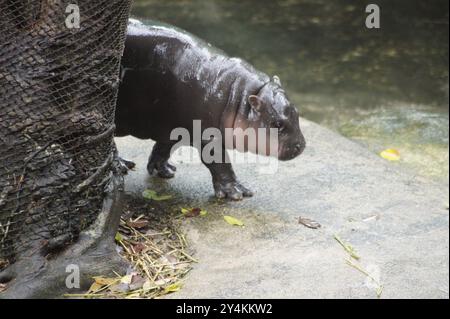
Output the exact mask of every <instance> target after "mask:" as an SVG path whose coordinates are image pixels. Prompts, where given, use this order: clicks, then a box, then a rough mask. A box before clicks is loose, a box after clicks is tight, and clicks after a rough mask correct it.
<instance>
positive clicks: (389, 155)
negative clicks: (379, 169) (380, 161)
mask: <svg viewBox="0 0 450 319" xmlns="http://www.w3.org/2000/svg"><path fill="white" fill-rule="evenodd" d="M380 156H381V157H382V158H384V159H386V160H388V161H393V162H395V161H399V160H400V152H399V151H397V150H394V149H387V150H384V151H383V152H381V153H380Z"/></svg>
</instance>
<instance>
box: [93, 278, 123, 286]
mask: <svg viewBox="0 0 450 319" xmlns="http://www.w3.org/2000/svg"><path fill="white" fill-rule="evenodd" d="M94 280H95V282H96V283H98V284H99V285H103V286H111V285H112V284H114V283H116V282H118V281H119V279H117V278H104V277H94Z"/></svg>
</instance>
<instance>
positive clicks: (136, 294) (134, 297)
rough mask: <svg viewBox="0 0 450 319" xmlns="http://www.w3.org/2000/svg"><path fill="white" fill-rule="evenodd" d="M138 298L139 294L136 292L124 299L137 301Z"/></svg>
mask: <svg viewBox="0 0 450 319" xmlns="http://www.w3.org/2000/svg"><path fill="white" fill-rule="evenodd" d="M140 297H141V294H140V293H138V292H135V293H132V294H130V295H128V296H126V297H125V299H137V298H140Z"/></svg>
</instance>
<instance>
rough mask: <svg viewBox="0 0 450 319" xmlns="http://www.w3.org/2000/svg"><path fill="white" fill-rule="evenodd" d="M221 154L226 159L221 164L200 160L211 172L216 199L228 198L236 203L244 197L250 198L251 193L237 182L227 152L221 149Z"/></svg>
mask: <svg viewBox="0 0 450 319" xmlns="http://www.w3.org/2000/svg"><path fill="white" fill-rule="evenodd" d="M222 152H223V153H222V154H224V159H226V161H222V163H214V162H213V163H207V162H205V161H204V160H203V158H202V161H203V164H204V165H205V166H206V167H207V168H208V169H209V171H210V172H211V175H212V181H213V186H214V191H215V194H216V197H217V198H219V199H224V198H229V199H231V200H236V201H239V200H242V199H243V198H244V197H252V196H253V192H252V191H251V190H249V189H248V188H246V187H245V186H243V185H242V184H241V183H239V181H238V180H237V178H236V175H235V173H234V170H233V166H232V165H231V164H230V162H229V160H228V153H227V151H226V150H225V149H223V151H222Z"/></svg>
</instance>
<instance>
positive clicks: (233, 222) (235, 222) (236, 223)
mask: <svg viewBox="0 0 450 319" xmlns="http://www.w3.org/2000/svg"><path fill="white" fill-rule="evenodd" d="M223 218H224V219H225V221H226V222H227V223H228V224H230V225H233V226H244V223H243V222H242V221H240V220H239V219H237V218H234V217H231V216H223Z"/></svg>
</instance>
